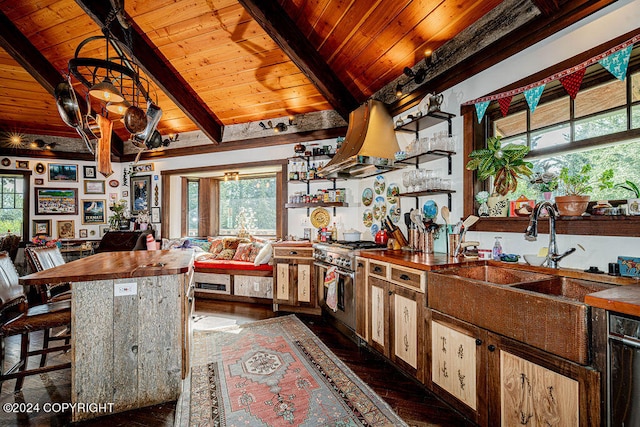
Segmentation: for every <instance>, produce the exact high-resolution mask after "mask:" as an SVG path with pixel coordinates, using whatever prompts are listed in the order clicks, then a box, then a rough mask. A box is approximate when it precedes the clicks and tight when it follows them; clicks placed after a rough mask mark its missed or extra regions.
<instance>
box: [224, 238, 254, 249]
mask: <svg viewBox="0 0 640 427" xmlns="http://www.w3.org/2000/svg"><path fill="white" fill-rule="evenodd" d="M248 242H249V241H248V240H247V239H243V238H241V237H225V238H223V239H222V245H223V246H224V249H233V250H236V249H238V245H239V244H240V243H248Z"/></svg>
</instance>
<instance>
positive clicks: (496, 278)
mask: <svg viewBox="0 0 640 427" xmlns="http://www.w3.org/2000/svg"><path fill="white" fill-rule="evenodd" d="M437 273H438V274H446V275H450V276H457V277H460V278H464V279H472V280H476V281H481V282H487V283H493V284H496V285H513V284H517V283H522V282H532V281H537V280H543V279H551V278H553V277H554V276H550V275H548V274H540V273H535V272H531V271H523V270H514V269H511V268H505V267H496V266H494V265H477V266H471V267H457V268H450V269H446V270H440V271H438V272H437Z"/></svg>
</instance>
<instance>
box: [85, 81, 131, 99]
mask: <svg viewBox="0 0 640 427" xmlns="http://www.w3.org/2000/svg"><path fill="white" fill-rule="evenodd" d="M89 95H91V96H93V97H94V98H98V99H99V100H101V101H105V102H115V103H118V102H123V101H124V96H122V94H121V93H120V91H119V90H118V89H117V88H116V87H115V86H114V85H113V83H111V80H109V76H107V77H105V78H104V80H103V81H101V82H100V83H98V84H95V85H93V86H91V89H89Z"/></svg>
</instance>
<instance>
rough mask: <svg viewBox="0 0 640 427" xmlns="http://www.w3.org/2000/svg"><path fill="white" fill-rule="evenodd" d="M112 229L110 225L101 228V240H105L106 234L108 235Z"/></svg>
mask: <svg viewBox="0 0 640 427" xmlns="http://www.w3.org/2000/svg"><path fill="white" fill-rule="evenodd" d="M110 229H111V228H110V227H109V226H108V225H101V226H100V238H103V237H104V235H105V234H107V231H109V230H110Z"/></svg>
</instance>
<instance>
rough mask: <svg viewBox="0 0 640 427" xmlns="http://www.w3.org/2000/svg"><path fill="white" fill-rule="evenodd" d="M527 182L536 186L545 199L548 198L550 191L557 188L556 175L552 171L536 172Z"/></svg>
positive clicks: (549, 197)
mask: <svg viewBox="0 0 640 427" xmlns="http://www.w3.org/2000/svg"><path fill="white" fill-rule="evenodd" d="M529 182H530V183H531V184H534V185H536V186H537V187H538V191H540V192H541V193H542V196H543V197H544V199H545V200H550V199H551V193H552V192H553V191H555V190H556V189H557V188H558V175H557V174H555V173H553V172H542V173H537V174H535V175H534V176H533V177H532V178H531V181H529Z"/></svg>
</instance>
